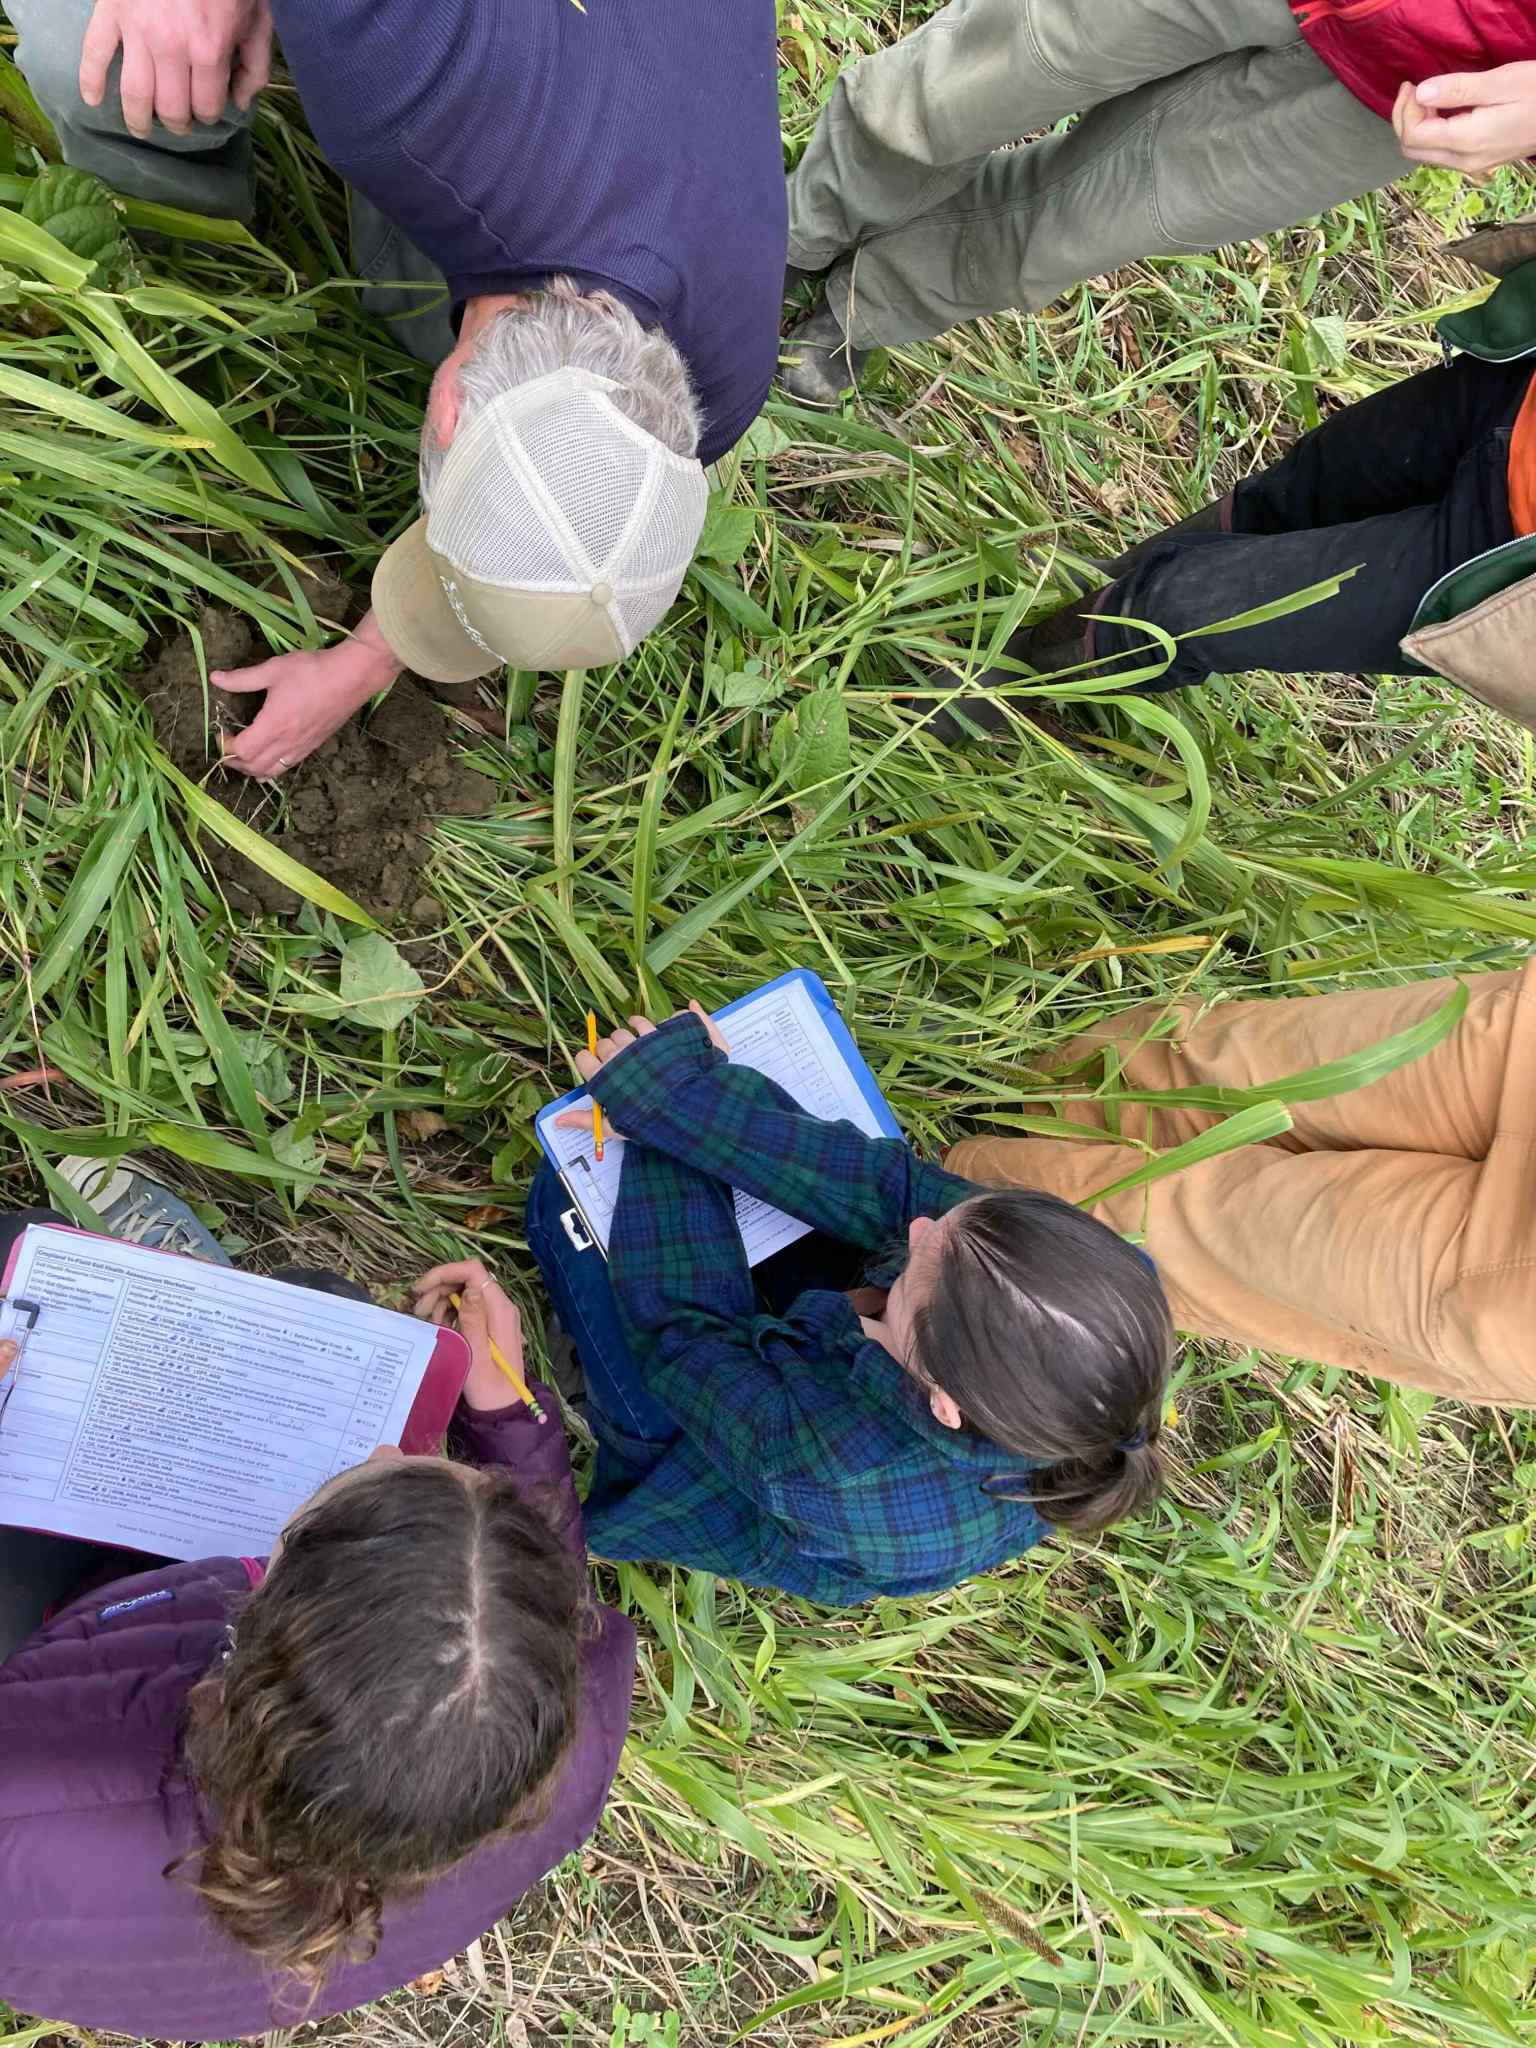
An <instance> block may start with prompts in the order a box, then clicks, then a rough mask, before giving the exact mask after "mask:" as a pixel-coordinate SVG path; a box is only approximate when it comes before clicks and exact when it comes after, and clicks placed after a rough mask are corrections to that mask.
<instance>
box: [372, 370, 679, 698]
mask: <svg viewBox="0 0 1536 2048" xmlns="http://www.w3.org/2000/svg"><path fill="white" fill-rule="evenodd" d="M618 388H619V387H618V386H617V385H616V384H615V383H614V382H613V381H612V379H611V378H608V377H600V376H598V375H596V374H595V373H594V372H592V371H590V370H578V369H572V368H566V369H561V370H551V371H550V372H549V373H548V374H547V375H545V376H543V377H534V378H531V379H530V380H529V381H528V382H527V383H526V384H520V385H518V386H517V387H516V388H515V389H514V390H511V391H506V392H503V393H501V394H500V395H499V396H497V397H496V398H493V399H491V400H490V402H489V403H488V404H487V405H485V406H484V407H483V408H482V409H481V410H480V411H479V412H478V413H477V414H476V415H475V417H474V419H473V420H471V422H470V423H469V425H468V426H467V427H464V428H461V430H460V431H459V432H458V433H457V434H455V436H454V438H453V442H452V445H451V446H450V448H449V449H448V452H447V454H446V455H445V456H444V458H443V463H442V467H441V469H440V470H439V472H438V474H437V477H436V480H435V481H434V483H433V486H432V494H431V498H430V500H429V502H428V504H427V509H426V513H425V515H424V517H422V518H420V519H418V520H417V521H416V524H415V525H414V526H413V527H411V528H410V529H409V531H408V532H406V533H403V534H402V535H401V536H400V538H399V539H398V540H397V541H395V542H394V543H393V544H392V545H391V546H390V547H389V548H388V549H387V550H386V552H385V554H384V558H383V560H382V561H381V562H380V563H379V566H378V568H377V570H376V571H375V572H374V578H373V605H374V610H375V611H376V612H377V614H378V620H379V625H380V627H381V629H382V630H383V634H384V637H385V639H386V640H387V641H388V642H389V644H390V646H391V647H392V648H393V649H394V650H395V652H396V653H397V654H398V655H399V656H400V658H401V660H402V661H403V662H404V663H405V664H406V666H407V667H408V668H412V669H415V670H416V672H417V674H418V675H423V676H426V677H428V678H429V679H430V680H431V681H433V682H438V683H463V682H468V681H469V680H470V679H471V678H472V677H474V676H483V675H488V674H490V672H491V671H492V670H493V669H497V668H500V667H501V666H502V664H503V663H504V662H506V663H510V664H511V665H512V666H513V667H514V668H526V669H569V668H599V667H602V666H603V665H604V664H606V663H608V662H614V661H622V660H623V659H624V657H625V655H627V654H628V653H629V652H630V651H631V650H632V649H633V648H634V647H635V646H636V645H637V644H638V642H639V641H641V640H643V639H644V638H645V636H646V634H647V633H648V632H649V631H650V630H651V628H652V627H653V626H654V625H655V624H656V623H657V621H658V620H659V619H660V618H661V616H662V614H663V613H664V612H665V611H666V609H667V607H668V606H669V605H670V604H671V602H672V600H673V598H675V597H676V595H677V593H678V590H679V588H680V587H681V585H682V581H683V577H684V575H685V574H686V572H687V568H688V564H689V563H690V562H691V561H692V560H693V551H694V548H695V547H696V546H697V544H698V538H699V534H700V531H701V530H702V528H703V525H704V507H705V504H706V501H707V500H708V497H709V486H708V484H707V483H706V481H705V478H704V470H703V467H702V465H701V464H700V463H698V462H697V461H695V460H694V459H693V458H692V457H691V456H682V455H676V454H674V453H673V451H672V450H671V449H670V448H666V447H663V445H662V443H661V442H660V441H658V440H657V439H656V438H655V436H654V435H651V434H648V433H646V432H645V430H644V429H643V428H641V427H637V426H636V425H635V423H634V421H633V420H631V419H627V418H626V417H625V415H624V414H623V413H622V412H620V410H619V408H618V407H617V406H616V405H615V404H614V402H613V400H612V398H611V397H610V396H609V393H610V392H612V391H615V390H617V389H618Z"/></svg>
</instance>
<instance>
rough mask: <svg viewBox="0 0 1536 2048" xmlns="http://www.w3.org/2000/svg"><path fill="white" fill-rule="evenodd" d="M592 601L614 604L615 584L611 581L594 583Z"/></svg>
mask: <svg viewBox="0 0 1536 2048" xmlns="http://www.w3.org/2000/svg"><path fill="white" fill-rule="evenodd" d="M592 602H593V603H594V604H612V603H613V585H612V584H611V583H594V584H593V586H592Z"/></svg>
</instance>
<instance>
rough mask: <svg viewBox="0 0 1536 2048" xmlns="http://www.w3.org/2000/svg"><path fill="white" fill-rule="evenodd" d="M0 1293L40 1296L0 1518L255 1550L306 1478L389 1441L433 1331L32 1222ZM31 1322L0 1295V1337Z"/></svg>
mask: <svg viewBox="0 0 1536 2048" xmlns="http://www.w3.org/2000/svg"><path fill="white" fill-rule="evenodd" d="M6 1295H7V1298H8V1301H14V1300H15V1298H16V1297H17V1296H21V1297H22V1298H24V1299H30V1300H32V1301H34V1302H36V1303H37V1304H38V1306H39V1308H40V1309H41V1311H42V1313H41V1315H40V1316H39V1318H38V1321H37V1325H36V1328H35V1329H34V1330H33V1331H32V1332H31V1334H30V1336H28V1337H27V1339H26V1345H25V1350H24V1352H23V1354H22V1357H21V1360H20V1363H19V1365H18V1367H17V1370H16V1375H15V1388H14V1391H13V1393H12V1396H11V1399H10V1401H9V1403H8V1404H7V1406H6V1408H5V1413H4V1417H3V1419H0V1522H3V1523H9V1524H11V1525H12V1526H18V1527H23V1528H36V1529H50V1530H53V1531H54V1532H55V1533H56V1534H58V1535H61V1536H83V1537H89V1538H92V1539H94V1540H95V1541H97V1542H104V1543H120V1544H125V1545H127V1546H129V1547H130V1548H132V1549H136V1550H145V1551H149V1552H152V1553H154V1554H156V1555H159V1556H162V1557H179V1558H189V1557H221V1556H231V1555H242V1556H245V1555H248V1556H253V1557H264V1556H265V1555H266V1554H267V1552H268V1551H269V1550H270V1549H271V1547H272V1542H273V1539H274V1538H275V1537H276V1535H277V1532H278V1530H279V1529H280V1528H281V1527H282V1525H283V1523H284V1522H285V1521H286V1520H287V1519H288V1517H289V1515H291V1514H292V1513H293V1511H294V1509H295V1508H297V1507H298V1506H300V1505H301V1504H302V1503H303V1502H304V1501H306V1500H307V1499H308V1498H309V1496H310V1495H311V1494H312V1493H313V1492H314V1491H315V1489H316V1488H317V1487H319V1486H323V1485H324V1483H325V1481H326V1480H327V1479H329V1478H331V1477H333V1476H334V1474H336V1473H337V1472H342V1471H345V1470H346V1469H347V1468H348V1467H349V1466H351V1465H356V1464H360V1463H361V1462H362V1460H363V1459H364V1458H366V1457H367V1456H368V1455H369V1453H370V1452H371V1451H373V1450H376V1449H377V1448H378V1446H379V1445H380V1444H384V1443H398V1442H399V1440H400V1435H401V1432H402V1431H403V1429H404V1428H405V1423H406V1418H407V1417H408V1416H409V1414H410V1412H411V1406H412V1403H413V1402H414V1400H415V1397H416V1394H417V1392H418V1390H419V1388H420V1385H421V1381H422V1377H423V1375H424V1373H425V1371H426V1368H427V1365H428V1363H429V1361H430V1360H431V1357H432V1352H433V1349H434V1347H435V1345H436V1342H437V1338H438V1335H439V1332H438V1330H437V1329H436V1327H435V1325H433V1324H431V1323H420V1322H416V1321H415V1320H414V1319H413V1318H412V1317H410V1316H403V1315H396V1314H394V1313H393V1312H392V1311H390V1310H388V1309H382V1308H375V1307H374V1306H373V1305H372V1304H371V1303H365V1302H357V1301H348V1300H346V1299H344V1298H343V1297H341V1296H338V1295H333V1294H321V1293H319V1292H318V1291H316V1290H314V1289H311V1288H305V1287H295V1286H293V1285H291V1284H290V1283H288V1282H285V1281H281V1280H267V1279H264V1278H262V1277H260V1276H259V1275H257V1274H253V1273H237V1272H234V1271H232V1270H231V1269H230V1268H228V1267H225V1266H211V1265H206V1264H204V1263H202V1262H200V1261H197V1260H192V1259H185V1258H173V1257H170V1256H168V1255H167V1254H166V1253H164V1252H156V1251H149V1250H145V1249H144V1248H143V1247H142V1246H138V1245H129V1244H119V1243H117V1242H115V1241H113V1240H111V1239H107V1238H98V1237H79V1236H73V1235H71V1234H69V1233H68V1232H65V1231H61V1230H57V1229H48V1228H44V1227H39V1226H36V1225H34V1226H31V1227H30V1228H29V1229H28V1230H27V1231H26V1233H25V1235H24V1236H23V1239H22V1243H21V1249H20V1251H19V1252H18V1254H17V1259H16V1265H15V1267H14V1270H13V1272H12V1275H11V1280H10V1284H9V1286H8V1287H7V1289H6ZM23 1322H24V1318H22V1317H21V1316H20V1315H19V1314H18V1313H17V1312H16V1311H15V1310H14V1309H13V1308H10V1307H7V1308H5V1309H3V1310H0V1336H11V1335H19V1334H20V1328H21V1325H22V1323H23Z"/></svg>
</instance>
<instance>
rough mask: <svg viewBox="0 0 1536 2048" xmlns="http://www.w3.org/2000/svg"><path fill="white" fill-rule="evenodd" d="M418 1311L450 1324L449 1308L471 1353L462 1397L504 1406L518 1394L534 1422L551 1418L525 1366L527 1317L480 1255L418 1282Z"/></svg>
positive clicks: (483, 1405) (481, 1406) (481, 1404)
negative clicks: (524, 1347)
mask: <svg viewBox="0 0 1536 2048" xmlns="http://www.w3.org/2000/svg"><path fill="white" fill-rule="evenodd" d="M415 1293H416V1314H417V1315H418V1316H422V1317H425V1318H426V1319H427V1320H429V1321H431V1322H434V1323H446V1322H447V1321H448V1317H449V1314H450V1312H452V1313H453V1314H454V1315H455V1316H456V1318H457V1320H458V1326H459V1330H460V1333H461V1335H462V1336H463V1337H464V1338H465V1339H466V1340H467V1342H468V1344H469V1348H470V1351H471V1354H472V1362H471V1364H470V1368H469V1377H468V1378H467V1379H466V1380H465V1382H464V1399H465V1401H466V1402H467V1403H468V1405H469V1406H470V1407H471V1408H478V1409H482V1410H484V1409H493V1408H505V1407H506V1406H507V1403H508V1400H509V1398H513V1397H515V1398H516V1399H517V1400H519V1401H521V1402H522V1403H523V1405H524V1407H525V1408H527V1409H528V1411H529V1412H530V1414H531V1415H532V1416H533V1418H534V1420H535V1421H536V1422H547V1421H548V1420H549V1418H548V1416H547V1415H546V1414H545V1412H544V1409H543V1408H542V1407H541V1405H540V1403H539V1400H538V1397H537V1396H536V1395H535V1394H534V1392H533V1390H532V1388H531V1387H530V1386H529V1385H528V1380H527V1375H526V1373H525V1371H524V1367H523V1319H522V1316H521V1315H520V1314H519V1312H518V1307H517V1303H516V1302H515V1301H512V1300H511V1299H509V1297H508V1296H507V1295H506V1294H505V1293H504V1292H503V1290H502V1288H501V1286H500V1285H499V1283H498V1282H497V1281H496V1280H495V1279H493V1278H492V1276H491V1274H490V1273H488V1272H487V1271H486V1269H485V1267H484V1266H483V1265H482V1264H481V1262H480V1261H479V1260H478V1259H460V1260H458V1261H456V1262H455V1263H454V1264H453V1265H449V1266H434V1267H433V1268H432V1271H431V1272H430V1273H424V1274H423V1275H422V1277H421V1278H420V1279H419V1280H418V1281H417V1282H416V1288H415Z"/></svg>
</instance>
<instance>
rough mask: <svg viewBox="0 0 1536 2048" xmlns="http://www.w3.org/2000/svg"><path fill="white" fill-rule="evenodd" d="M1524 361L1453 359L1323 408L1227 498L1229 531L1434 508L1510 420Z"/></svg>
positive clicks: (1525, 375)
mask: <svg viewBox="0 0 1536 2048" xmlns="http://www.w3.org/2000/svg"><path fill="white" fill-rule="evenodd" d="M1531 367H1532V366H1531V364H1530V363H1528V362H1526V363H1483V362H1479V361H1478V359H1477V358H1476V357H1475V356H1458V357H1457V358H1456V360H1455V361H1454V362H1453V363H1450V364H1448V365H1447V366H1446V367H1445V368H1443V369H1433V370H1421V371H1420V373H1419V374H1418V376H1416V377H1405V378H1403V380H1402V382H1401V383H1399V384H1389V385H1388V386H1387V388H1386V389H1385V390H1384V391H1375V392H1372V394H1371V396H1370V397H1369V398H1362V399H1360V400H1359V401H1358V403H1357V404H1355V405H1346V406H1341V407H1340V408H1339V410H1338V411H1337V412H1334V413H1330V414H1329V416H1328V417H1327V419H1325V420H1324V421H1323V422H1322V424H1321V425H1320V426H1316V427H1314V428H1313V429H1312V431H1311V433H1309V434H1303V435H1302V437H1301V439H1300V440H1299V441H1298V442H1297V443H1296V445H1295V447H1294V448H1292V449H1291V451H1290V453H1289V454H1288V455H1283V456H1282V457H1281V458H1280V460H1279V461H1278V462H1274V463H1271V464H1270V466H1269V468H1268V469H1264V470H1261V471H1260V472H1259V474H1258V475H1257V476H1250V477H1245V478H1244V479H1243V481H1242V482H1241V483H1240V484H1239V485H1238V487H1237V489H1236V490H1235V491H1234V492H1233V494H1232V519H1231V526H1232V530H1233V532H1235V533H1300V532H1301V531H1302V530H1303V529H1304V528H1307V527H1315V526H1346V525H1349V524H1350V523H1351V522H1353V521H1355V520H1359V519H1375V518H1378V517H1380V515H1381V514H1382V513H1384V512H1406V511H1407V510H1408V509H1409V508H1410V507H1411V506H1414V505H1432V504H1435V503H1436V502H1437V501H1438V500H1439V499H1441V498H1443V497H1444V496H1445V495H1446V493H1447V492H1448V491H1449V490H1451V489H1452V487H1453V486H1454V484H1455V481H1456V477H1457V473H1458V471H1459V470H1460V468H1461V465H1462V463H1463V461H1464V460H1465V459H1466V457H1467V456H1468V454H1469V453H1470V452H1471V451H1472V450H1473V449H1474V448H1475V447H1476V446H1477V444H1478V443H1479V442H1480V441H1481V440H1482V439H1483V438H1484V437H1485V436H1486V435H1488V434H1494V433H1497V432H1498V431H1499V430H1500V429H1501V428H1505V427H1509V426H1511V425H1512V424H1513V422H1514V417H1515V414H1516V413H1517V412H1518V411H1519V410H1520V403H1521V400H1522V399H1523V398H1524V397H1525V393H1526V387H1527V386H1528V385H1529V383H1530V381H1531Z"/></svg>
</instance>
